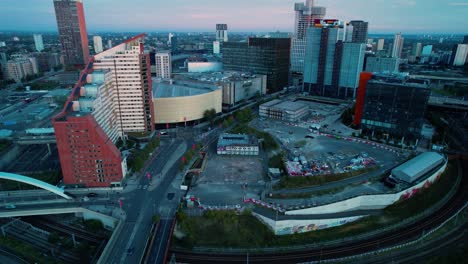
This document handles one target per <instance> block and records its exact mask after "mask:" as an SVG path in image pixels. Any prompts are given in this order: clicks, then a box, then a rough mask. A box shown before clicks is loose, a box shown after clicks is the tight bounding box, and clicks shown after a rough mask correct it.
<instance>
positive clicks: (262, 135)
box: [229, 124, 279, 151]
mask: <svg viewBox="0 0 468 264" xmlns="http://www.w3.org/2000/svg"><path fill="white" fill-rule="evenodd" d="M229 132H230V133H233V134H249V135H254V136H256V137H257V138H258V139H263V143H262V144H263V148H264V149H265V150H267V151H269V150H275V149H277V148H278V147H279V146H278V143H276V141H275V139H274V138H273V136H271V135H270V134H269V133H267V132H263V131H258V130H257V129H255V128H253V127H250V126H248V125H247V124H237V125H236V126H235V127H233V128H232V129H231V130H230V131H229Z"/></svg>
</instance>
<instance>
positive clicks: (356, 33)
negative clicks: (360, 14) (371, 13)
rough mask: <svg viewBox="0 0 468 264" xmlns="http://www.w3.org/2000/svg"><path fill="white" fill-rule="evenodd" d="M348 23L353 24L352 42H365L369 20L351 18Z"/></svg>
mask: <svg viewBox="0 0 468 264" xmlns="http://www.w3.org/2000/svg"><path fill="white" fill-rule="evenodd" d="M349 24H350V25H351V26H353V39H352V42H357V43H366V41H367V31H368V28H369V22H365V21H362V20H352V21H350V22H349Z"/></svg>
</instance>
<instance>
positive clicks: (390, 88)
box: [353, 72, 431, 138]
mask: <svg viewBox="0 0 468 264" xmlns="http://www.w3.org/2000/svg"><path fill="white" fill-rule="evenodd" d="M430 94H431V90H430V88H429V85H428V83H427V81H426V80H420V79H409V78H408V77H407V75H403V74H371V73H368V72H363V73H362V74H361V82H360V85H359V91H358V97H357V100H356V110H355V115H354V116H355V118H354V121H353V123H354V124H355V125H361V128H362V129H363V132H364V133H378V134H381V133H387V134H390V136H391V137H397V138H401V137H405V138H419V137H420V135H421V130H422V126H423V123H424V114H425V112H426V106H427V102H428V100H429V96H430Z"/></svg>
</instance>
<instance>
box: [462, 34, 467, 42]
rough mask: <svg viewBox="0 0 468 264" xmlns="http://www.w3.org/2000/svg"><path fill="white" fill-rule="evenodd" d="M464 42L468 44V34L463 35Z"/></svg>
mask: <svg viewBox="0 0 468 264" xmlns="http://www.w3.org/2000/svg"><path fill="white" fill-rule="evenodd" d="M462 44H468V35H465V36H464V37H463V43H462Z"/></svg>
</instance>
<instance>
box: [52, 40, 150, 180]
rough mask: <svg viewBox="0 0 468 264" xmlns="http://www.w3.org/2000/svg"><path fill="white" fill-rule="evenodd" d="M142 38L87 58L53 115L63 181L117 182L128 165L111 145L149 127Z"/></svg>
mask: <svg viewBox="0 0 468 264" xmlns="http://www.w3.org/2000/svg"><path fill="white" fill-rule="evenodd" d="M143 38H144V35H138V36H136V37H134V38H132V39H129V40H127V41H125V42H123V43H122V44H120V45H117V46H115V47H113V48H112V49H108V50H106V51H104V52H101V53H99V54H97V55H95V56H94V57H92V58H91V60H90V61H89V63H88V64H87V66H86V67H85V69H84V70H83V71H82V72H81V75H80V78H79V80H78V82H77V84H76V85H75V87H74V89H73V91H72V93H71V96H70V97H69V98H68V100H67V102H66V103H65V107H64V108H63V110H62V112H61V113H59V114H58V115H57V116H55V117H54V118H53V119H52V123H53V125H54V130H55V135H56V138H57V149H58V152H59V157H60V164H61V168H62V173H63V179H64V183H65V184H66V185H80V186H86V187H109V186H113V185H119V184H120V182H121V181H122V179H123V177H125V174H126V170H127V164H126V158H125V157H124V156H123V155H122V154H121V153H120V151H119V150H118V149H117V147H116V146H115V143H116V142H117V140H118V139H119V138H124V137H125V133H127V132H144V131H152V130H153V126H154V121H153V120H154V119H153V118H154V117H152V115H151V112H152V103H151V94H152V85H151V74H150V67H149V65H150V62H149V55H148V54H144V53H143V50H144V49H143ZM122 61H125V63H121V62H122Z"/></svg>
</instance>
